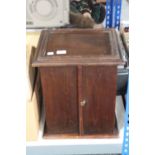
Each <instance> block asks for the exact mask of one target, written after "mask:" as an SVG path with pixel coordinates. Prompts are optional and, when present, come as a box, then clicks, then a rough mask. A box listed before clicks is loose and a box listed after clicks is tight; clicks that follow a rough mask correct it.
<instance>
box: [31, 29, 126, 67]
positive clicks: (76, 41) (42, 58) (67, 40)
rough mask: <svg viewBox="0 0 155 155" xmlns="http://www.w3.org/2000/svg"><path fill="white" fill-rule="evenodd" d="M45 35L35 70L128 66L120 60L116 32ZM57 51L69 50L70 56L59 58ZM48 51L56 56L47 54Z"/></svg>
mask: <svg viewBox="0 0 155 155" xmlns="http://www.w3.org/2000/svg"><path fill="white" fill-rule="evenodd" d="M41 36H42V42H41V43H40V48H38V49H37V53H38V54H37V55H36V57H35V61H34V62H33V66H34V67H38V66H62V65H63V66H66V65H67V66H68V65H70V66H73V65H114V64H115V65H118V64H124V63H123V61H121V59H120V54H119V48H118V43H117V40H116V32H115V30H114V29H106V30H93V29H84V30H83V29H57V30H55V31H50V30H46V31H43V32H42V35H41ZM57 50H66V54H63V55H58V54H56V51H57ZM48 52H53V53H54V55H47V53H48Z"/></svg>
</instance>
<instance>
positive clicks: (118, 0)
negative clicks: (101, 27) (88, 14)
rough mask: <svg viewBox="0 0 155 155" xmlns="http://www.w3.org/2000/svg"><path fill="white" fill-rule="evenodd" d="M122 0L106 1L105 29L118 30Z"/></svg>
mask: <svg viewBox="0 0 155 155" xmlns="http://www.w3.org/2000/svg"><path fill="white" fill-rule="evenodd" d="M121 9H122V0H106V27H107V28H117V29H119V28H120V19H121Z"/></svg>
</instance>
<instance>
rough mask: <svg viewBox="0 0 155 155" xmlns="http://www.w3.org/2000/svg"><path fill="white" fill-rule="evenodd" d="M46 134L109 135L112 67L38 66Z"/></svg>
mask: <svg viewBox="0 0 155 155" xmlns="http://www.w3.org/2000/svg"><path fill="white" fill-rule="evenodd" d="M39 69H40V73H41V74H40V75H41V82H42V89H43V98H44V105H45V122H46V130H47V133H48V134H51V135H54V134H77V135H94V134H95V135H96V134H112V133H113V131H114V127H115V98H116V70H117V69H116V66H110V65H109V66H108V65H107V66H55V67H54V66H53V67H40V68H39Z"/></svg>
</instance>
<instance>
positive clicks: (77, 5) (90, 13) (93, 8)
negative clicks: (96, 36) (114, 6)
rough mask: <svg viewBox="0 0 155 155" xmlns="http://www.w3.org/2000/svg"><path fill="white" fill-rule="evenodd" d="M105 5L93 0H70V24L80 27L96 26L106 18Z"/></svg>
mask: <svg viewBox="0 0 155 155" xmlns="http://www.w3.org/2000/svg"><path fill="white" fill-rule="evenodd" d="M105 14H106V11H105V7H104V5H103V4H101V3H96V1H93V0H80V1H76V0H73V1H71V2H70V24H73V25H76V26H77V27H79V28H94V27H95V28H96V27H98V26H96V25H97V24H102V23H103V21H104V19H105Z"/></svg>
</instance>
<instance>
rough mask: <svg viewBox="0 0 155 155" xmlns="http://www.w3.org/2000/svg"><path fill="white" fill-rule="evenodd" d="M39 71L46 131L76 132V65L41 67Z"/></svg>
mask: <svg viewBox="0 0 155 155" xmlns="http://www.w3.org/2000/svg"><path fill="white" fill-rule="evenodd" d="M40 72H41V82H42V87H43V96H44V104H45V115H46V116H45V117H46V118H45V119H46V130H47V133H49V134H70V133H78V109H77V108H78V105H77V69H76V67H42V68H40Z"/></svg>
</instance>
